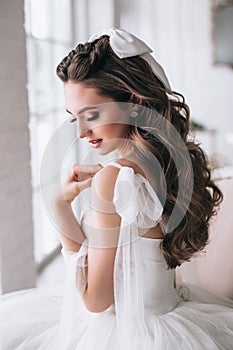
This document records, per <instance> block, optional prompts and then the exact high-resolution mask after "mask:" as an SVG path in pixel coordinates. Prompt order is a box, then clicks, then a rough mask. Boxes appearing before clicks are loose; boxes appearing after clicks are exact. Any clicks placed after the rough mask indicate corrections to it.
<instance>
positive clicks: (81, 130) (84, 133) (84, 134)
mask: <svg viewBox="0 0 233 350" xmlns="http://www.w3.org/2000/svg"><path fill="white" fill-rule="evenodd" d="M91 134H92V130H91V129H88V128H86V127H82V128H81V127H77V136H78V137H79V138H80V139H82V138H84V137H87V136H89V135H91Z"/></svg>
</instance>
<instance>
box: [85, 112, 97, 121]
mask: <svg viewBox="0 0 233 350" xmlns="http://www.w3.org/2000/svg"><path fill="white" fill-rule="evenodd" d="M98 117H99V113H98V112H96V113H94V114H93V115H92V116H91V117H90V118H87V119H86V120H87V121H91V120H95V119H97V118H98Z"/></svg>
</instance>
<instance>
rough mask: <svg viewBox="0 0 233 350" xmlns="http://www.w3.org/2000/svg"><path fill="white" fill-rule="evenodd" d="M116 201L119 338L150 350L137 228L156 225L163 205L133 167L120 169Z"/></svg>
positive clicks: (124, 345)
mask: <svg viewBox="0 0 233 350" xmlns="http://www.w3.org/2000/svg"><path fill="white" fill-rule="evenodd" d="M113 202H114V205H115V207H116V211H117V212H118V214H119V215H120V216H121V227H120V232H119V240H118V246H117V251H116V257H115V264H114V294H115V295H114V298H115V310H116V325H117V332H118V339H119V341H120V343H121V344H120V345H121V346H122V348H124V349H127V350H129V349H147V348H148V344H146V342H147V341H148V339H150V337H149V336H148V335H147V334H146V333H147V327H146V325H145V322H144V320H145V315H144V300H143V286H142V283H141V281H142V280H143V278H142V277H143V270H142V266H143V261H142V256H141V249H140V236H139V234H138V227H152V226H154V225H155V224H156V223H157V222H158V221H159V220H160V219H161V215H162V211H163V207H162V204H161V203H160V201H159V199H158V197H157V195H156V193H155V192H154V191H153V189H152V187H150V184H149V183H148V182H147V180H146V179H144V177H143V176H138V175H135V173H134V172H133V169H132V168H130V167H122V168H121V169H120V171H119V174H118V177H117V180H116V184H115V189H114V198H113ZM133 341H134V342H135V344H134V346H133V345H132V342H133Z"/></svg>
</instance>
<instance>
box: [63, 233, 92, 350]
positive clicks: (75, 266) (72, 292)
mask: <svg viewBox="0 0 233 350" xmlns="http://www.w3.org/2000/svg"><path fill="white" fill-rule="evenodd" d="M61 253H62V255H63V257H64V260H65V264H66V279H65V285H64V293H63V302H62V308H61V317H60V324H59V331H58V337H59V349H68V346H69V343H70V341H71V339H72V334H73V332H74V331H75V324H77V322H78V320H79V319H80V320H83V319H88V317H89V312H88V310H87V309H86V307H85V305H84V303H83V299H82V294H83V292H84V290H85V288H86V284H87V273H86V267H87V266H88V265H87V256H88V239H87V238H86V239H85V240H84V241H83V243H82V245H81V248H80V249H79V251H78V252H72V251H65V250H64V248H62V249H61Z"/></svg>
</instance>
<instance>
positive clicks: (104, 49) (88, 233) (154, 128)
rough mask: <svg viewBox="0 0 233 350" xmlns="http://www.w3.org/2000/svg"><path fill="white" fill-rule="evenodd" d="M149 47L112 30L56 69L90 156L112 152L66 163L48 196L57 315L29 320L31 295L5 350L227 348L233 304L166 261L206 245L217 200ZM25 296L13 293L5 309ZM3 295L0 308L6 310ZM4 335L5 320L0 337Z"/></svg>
mask: <svg viewBox="0 0 233 350" xmlns="http://www.w3.org/2000/svg"><path fill="white" fill-rule="evenodd" d="M150 52H151V50H150V49H149V48H148V46H147V45H146V44H145V43H143V42H142V41H141V40H139V39H138V38H136V37H135V36H133V35H132V34H130V33H128V32H126V31H123V30H119V29H110V30H108V31H105V32H104V33H102V35H101V34H99V35H96V36H94V37H92V38H91V39H90V40H89V42H87V43H85V44H79V45H78V46H77V47H76V49H75V50H72V51H71V52H70V53H69V54H68V56H66V57H65V58H64V59H63V60H62V62H61V63H60V64H59V65H58V67H57V75H58V77H59V78H60V79H61V80H62V81H63V83H64V92H65V101H66V109H67V112H68V113H69V114H70V115H71V116H72V119H71V122H76V123H77V134H78V137H79V138H84V137H85V138H86V139H87V141H89V142H90V143H91V145H92V147H93V148H94V149H95V151H96V152H98V154H99V155H106V154H110V153H111V152H112V151H116V152H117V153H118V155H119V157H118V159H117V160H115V161H110V162H108V163H107V164H105V166H102V165H101V164H94V165H90V164H82V165H80V164H75V165H74V166H73V167H72V169H71V171H70V172H69V174H68V175H67V177H66V179H65V180H64V181H63V183H62V188H61V190H60V191H59V193H58V194H57V195H56V198H55V201H54V208H55V212H56V218H57V223H58V226H59V230H60V237H61V242H62V245H63V248H62V254H63V256H64V259H65V262H66V264H67V276H66V285H65V293H64V299H63V304H62V307H61V313H60V315H59V318H58V316H57V314H56V315H55V310H58V309H59V306H58V304H59V302H58V300H57V308H56V306H55V303H54V305H53V306H51V307H50V306H49V302H48V301H49V298H51V297H52V296H48V297H47V302H46V305H47V313H50V315H51V314H52V315H55V316H54V319H53V320H52V319H51V320H50V324H49V326H48V327H47V328H48V329H46V327H45V325H44V324H43V321H45V320H46V317H47V315H46V314H45V315H43V316H42V315H41V314H40V315H39V316H37V314H36V310H37V309H38V307H37V304H35V305H33V303H32V302H31V304H30V305H31V308H32V310H33V312H34V313H35V314H34V315H33V317H32V318H33V320H32V322H34V323H33V327H32V326H30V327H28V328H27V332H28V333H27V334H28V336H27V338H26V337H25V334H26V333H25V326H26V325H25V324H24V321H23V322H22V327H23V326H24V331H21V333H20V335H19V338H20V340H19V338H18V339H16V338H15V340H14V341H13V343H11V344H14V347H13V348H15V349H58V348H59V349H89V350H90V349H163V350H165V349H176V348H179V349H185V350H187V349H190V350H191V349H192V350H194V349H198V350H199V349H200V350H201V349H211V350H213V349H231V346H232V345H231V344H232V340H233V302H232V301H231V300H228V299H218V298H217V297H216V298H215V297H214V296H213V295H210V294H208V293H207V292H204V291H202V290H198V289H195V288H194V287H192V286H185V285H176V283H175V267H176V266H179V265H180V264H181V263H182V262H184V261H188V260H189V259H190V258H191V257H192V256H193V255H194V254H195V253H197V252H199V251H201V250H203V248H204V247H205V246H206V244H207V243H208V238H209V235H208V228H209V224H210V221H211V220H210V219H211V218H212V217H213V216H214V215H215V214H216V213H217V207H218V206H219V204H220V203H221V201H222V199H223V196H222V193H221V191H220V189H219V188H218V187H217V186H216V185H215V184H214V182H213V181H212V179H211V172H210V168H209V166H208V163H207V158H206V156H205V154H204V152H203V151H202V149H201V148H200V146H199V145H197V144H195V142H194V141H192V140H190V139H188V136H190V135H188V133H189V127H190V116H189V108H188V106H187V105H186V103H185V101H184V98H183V96H182V95H180V94H178V93H175V92H173V91H172V90H171V87H170V84H169V82H168V79H167V77H166V75H165V72H164V70H163V68H162V67H161V66H160V65H159V64H158V63H157V62H156V61H155V60H153V58H152V56H151V55H150ZM87 187H90V189H91V195H92V196H91V203H89V204H90V206H91V209H90V210H88V211H87V212H83V216H82V217H81V218H80V222H81V226H80V225H79V224H78V223H77V221H76V220H75V217H74V214H73V212H72V208H71V203H72V202H73V200H74V199H75V198H76V197H77V196H82V194H83V192H82V191H83V190H84V189H85V188H87ZM33 293H34V294H33ZM33 295H35V292H33V291H30V292H29V293H28V297H27V295H26V296H25V297H24V299H23V297H20V296H18V298H17V294H16V295H15V296H14V306H15V310H17V308H19V306H17V305H19V303H21V305H28V304H27V302H28V300H33ZM20 298H21V299H20ZM30 298H31V299H30ZM44 298H46V295H45V296H44ZM3 299H4V298H3ZM195 299H196V300H195ZM35 300H37V302H38V300H39V301H43V299H42V297H41V298H40V296H39V295H37V299H35ZM9 301H10V300H9V299H8V297H7V295H6V296H5V300H3V302H2V305H3V310H4V311H3V312H2V314H3V315H4V316H5V315H7V312H12V311H13V309H11V306H10V303H9ZM12 302H13V301H12ZM44 303H45V301H44ZM59 310H60V309H59ZM3 318H4V317H3ZM36 325H37V326H36ZM9 333H10V330H9V325H8V327H7V326H4V325H3V344H4V340H5V344H7V341H6V338H7V334H8V336H9ZM22 334H24V339H23V336H22ZM13 338H14V336H13ZM5 348H6V349H7V347H6V346H5Z"/></svg>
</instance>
